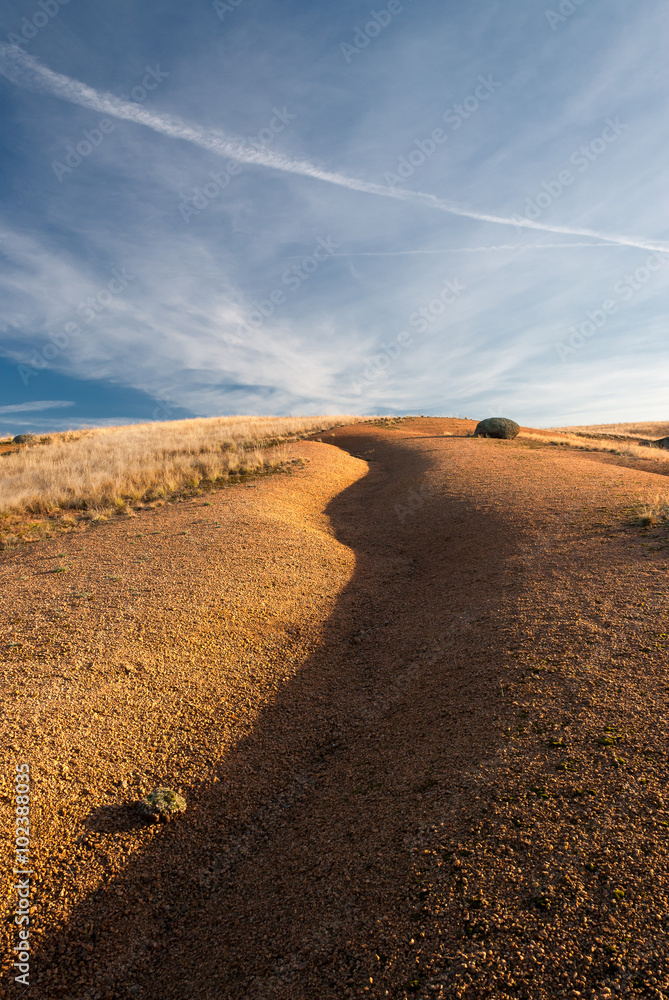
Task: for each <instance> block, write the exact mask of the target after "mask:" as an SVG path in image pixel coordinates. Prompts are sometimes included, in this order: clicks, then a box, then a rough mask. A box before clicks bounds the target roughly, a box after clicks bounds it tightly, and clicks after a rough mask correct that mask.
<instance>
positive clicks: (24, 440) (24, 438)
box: [12, 434, 37, 444]
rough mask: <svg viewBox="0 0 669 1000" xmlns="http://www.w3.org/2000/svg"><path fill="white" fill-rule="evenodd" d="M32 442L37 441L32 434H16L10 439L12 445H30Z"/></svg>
mask: <svg viewBox="0 0 669 1000" xmlns="http://www.w3.org/2000/svg"><path fill="white" fill-rule="evenodd" d="M33 441H37V437H36V436H35V435H34V434H17V435H16V437H14V438H12V444H32V443H33Z"/></svg>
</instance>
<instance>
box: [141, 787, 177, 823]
mask: <svg viewBox="0 0 669 1000" xmlns="http://www.w3.org/2000/svg"><path fill="white" fill-rule="evenodd" d="M137 808H138V810H139V812H140V814H141V815H142V816H144V818H145V819H148V820H150V821H152V822H154V823H159V822H167V821H168V820H170V819H172V818H173V817H174V816H177V815H178V814H179V813H182V812H184V811H185V809H186V800H185V799H184V798H183V797H182V796H181V795H179V794H178V792H175V791H173V790H172V789H171V788H154V790H153V791H152V792H149V794H148V795H146V796H145V797H144V798H143V799H141V800H140V801H139V802H138V804H137Z"/></svg>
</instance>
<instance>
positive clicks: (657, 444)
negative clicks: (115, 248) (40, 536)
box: [14, 437, 669, 450]
mask: <svg viewBox="0 0 669 1000" xmlns="http://www.w3.org/2000/svg"><path fill="white" fill-rule="evenodd" d="M14 440H15V441H16V438H14ZM639 444H640V445H641V446H642V447H643V448H664V449H667V450H669V437H666V438H658V439H656V440H655V441H639Z"/></svg>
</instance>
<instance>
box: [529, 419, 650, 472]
mask: <svg viewBox="0 0 669 1000" xmlns="http://www.w3.org/2000/svg"><path fill="white" fill-rule="evenodd" d="M611 426H616V425H611ZM617 426H625V425H621V424H618V425H617ZM655 426H664V425H661V424H660V425H655ZM569 430H570V431H573V429H572V428H569ZM653 436H654V432H653ZM523 438H524V439H525V440H528V441H541V442H542V443H543V444H556V445H565V446H566V447H569V448H578V449H580V450H581V451H603V452H608V453H609V454H611V455H622V456H623V457H624V458H642V459H645V460H646V461H649V462H658V463H660V464H663V463H664V464H666V463H667V462H669V451H665V450H663V449H662V448H648V447H644V446H643V445H641V446H639V445H638V444H634V443H633V442H634V441H635V440H637V436H636V435H635V436H634V437H631V436H630V438H629V439H626V438H624V437H623V436H622V435H621V436H620V437H619V438H618V439H614V438H612V437H606V436H602V437H589V436H587V435H586V434H585V433H576V432H572V433H567V429H565V432H564V433H560V432H559V431H557V430H550V431H536V432H534V431H521V432H520V434H519V435H518V439H519V440H522V439H523Z"/></svg>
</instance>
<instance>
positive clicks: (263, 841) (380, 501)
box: [0, 419, 669, 1000]
mask: <svg viewBox="0 0 669 1000" xmlns="http://www.w3.org/2000/svg"><path fill="white" fill-rule="evenodd" d="M472 427H473V424H471V423H470V422H465V421H455V420H436V419H435V420H429V419H423V420H420V419H415V420H407V421H405V422H403V423H401V424H400V425H399V426H397V427H396V428H395V429H388V428H382V427H374V426H356V427H351V428H339V429H338V430H336V431H334V432H333V433H332V434H323V435H319V437H320V438H321V439H322V441H323V442H327V443H320V442H318V441H314V442H303V443H300V444H296V445H294V446H293V451H294V454H295V456H296V457H301V458H304V459H306V460H307V464H306V466H305V467H304V468H297V469H296V471H294V473H293V474H292V475H290V476H286V475H276V476H273V477H269V478H264V479H260V480H258V481H257V482H256V483H255V484H253V485H252V486H251V488H249V487H248V486H247V487H244V486H236V487H232V488H230V489H225V490H220V491H216V492H212V493H210V494H208V495H206V496H205V497H201V498H198V499H196V500H190V501H187V502H183V503H174V504H172V505H168V506H166V507H164V508H162V509H159V510H155V511H148V510H147V511H143V512H142V513H141V514H139V515H138V516H136V517H134V518H128V519H116V520H115V521H114V522H110V523H108V524H105V525H102V526H100V527H97V528H92V529H90V530H89V531H87V532H86V533H84V534H76V533H75V534H72V535H68V536H61V537H59V538H56V539H51V540H48V541H44V542H40V543H37V544H35V545H32V546H30V547H28V546H24V547H21V548H18V549H15V550H9V551H7V552H5V553H2V555H1V556H0V578H1V579H2V592H1V597H0V601H1V602H2V612H3V619H4V621H5V623H6V626H5V630H4V635H3V648H2V655H3V664H2V669H3V684H2V702H3V714H2V724H1V725H2V751H3V752H2V756H3V771H2V773H3V775H4V785H3V786H2V793H3V811H2V815H3V837H4V843H5V845H6V846H5V850H4V856H5V857H6V858H9V859H10V862H11V860H12V858H13V854H12V845H11V842H10V834H11V832H12V823H13V818H12V809H13V802H12V783H13V774H14V766H15V764H16V763H19V762H22V761H27V762H29V764H30V768H31V776H32V786H33V805H32V808H33V813H32V822H33V827H32V838H33V847H34V854H33V856H32V864H33V868H34V870H35V872H36V874H35V876H34V878H33V883H32V890H33V898H32V902H33V905H34V912H33V918H34V925H33V931H34V940H33V948H34V952H33V956H32V959H31V984H32V985H31V988H30V993H29V995H31V996H32V997H35V998H39V1000H52V998H57V997H65V998H67V1000H83V998H90V1000H111V998H114V1000H126V998H131V997H137V998H139V1000H176V998H179V1000H181V998H183V1000H186V998H188V1000H194V998H202V1000H205V998H206V1000H209V998H211V1000H214V998H216V1000H218V998H224V1000H228V998H229V1000H242V998H244V1000H246V998H249V1000H265V998H267V1000H279V998H281V1000H298V998H299V1000H317V998H318V1000H341V998H344V997H355V998H358V997H363V996H365V997H367V996H368V997H370V998H371V997H378V998H383V997H392V998H405V997H418V998H420V1000H427V998H429V997H440V998H452V997H463V996H464V997H471V998H474V1000H486V998H493V997H494V998H511V997H513V998H523V997H525V998H527V1000H558V998H562V997H597V998H599V997H605V996H610V995H612V994H617V995H620V996H625V997H637V996H639V997H648V996H650V997H657V998H660V997H663V996H664V995H665V994H666V992H667V991H668V990H669V979H668V978H667V969H668V967H669V962H668V958H669V955H668V950H669V949H668V948H667V937H666V934H667V930H669V918H668V912H669V911H668V899H667V896H668V893H669V883H668V881H667V874H668V871H669V862H668V860H667V842H668V840H669V815H668V814H667V812H666V811H665V801H664V795H665V789H666V785H667V780H668V779H669V762H668V758H667V742H666V740H667V729H668V726H667V715H666V703H667V692H668V691H669V677H668V675H667V635H666V632H667V616H666V611H667V602H668V601H669V585H668V583H667V575H666V571H667V567H668V565H669V560H668V557H667V549H666V545H667V538H666V534H665V533H663V531H662V530H661V529H649V530H646V529H643V530H642V529H640V528H639V527H638V526H635V525H634V523H633V521H632V513H633V510H634V508H635V506H636V505H637V504H639V503H642V502H646V501H648V500H649V499H653V498H654V497H655V496H656V495H657V494H658V493H663V494H664V495H665V496H666V493H667V488H666V485H664V484H666V479H665V478H663V477H659V476H657V475H652V474H649V473H647V472H642V471H639V470H637V469H629V468H622V467H620V466H617V465H613V464H608V463H603V462H602V461H600V460H599V456H597V457H595V456H594V455H592V454H590V453H580V452H565V451H562V450H561V449H556V448H551V447H545V448H544V447H537V446H536V442H534V443H533V446H532V447H529V446H526V445H523V443H522V442H521V441H517V442H507V441H493V440H486V439H483V440H480V439H476V440H474V439H472V438H468V437H465V436H458V435H464V434H465V433H466V432H468V431H470V430H471V429H472ZM446 432H450V434H452V435H454V436H450V437H445V436H444V434H445V433H446ZM332 444H334V445H336V446H337V447H332ZM57 570H59V571H57ZM159 785H166V786H169V787H171V788H174V789H176V790H179V791H181V792H182V794H183V795H184V796H185V798H186V800H187V803H188V808H187V811H186V813H185V814H183V815H182V816H180V817H178V818H177V819H175V820H174V821H173V822H171V823H169V824H166V825H162V824H160V825H146V824H144V823H142V822H141V821H140V820H139V818H138V815H137V811H136V807H135V803H136V801H137V799H138V798H139V797H140V796H141V795H142V794H145V793H146V792H147V791H149V790H150V789H152V788H155V787H156V786H159ZM9 868H10V864H8V865H7V866H6V869H9ZM4 877H5V879H6V882H5V884H4V886H3V888H5V890H6V891H5V893H4V894H3V896H4V898H5V899H6V900H7V903H6V912H7V913H10V912H11V911H12V910H13V909H14V907H15V905H16V899H15V894H14V890H12V888H11V886H12V884H13V876H12V874H11V871H10V872H9V873H8V874H6V875H5V876H4ZM3 928H4V931H3V932H4V935H5V939H4V947H3V958H4V959H5V962H6V964H5V966H4V967H3V979H2V982H1V984H0V993H1V994H2V995H3V996H5V995H7V996H18V995H19V992H20V991H19V989H18V988H16V987H15V986H14V984H13V983H12V981H11V971H10V968H9V963H10V962H11V959H10V958H8V956H10V955H11V950H10V949H11V948H12V947H13V946H14V944H15V939H14V928H13V926H12V925H11V923H9V922H8V921H5V922H4V925H3ZM2 991H4V992H2Z"/></svg>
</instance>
